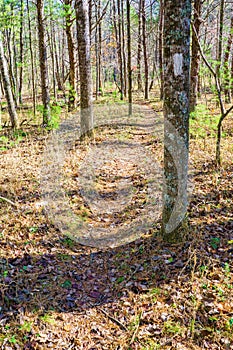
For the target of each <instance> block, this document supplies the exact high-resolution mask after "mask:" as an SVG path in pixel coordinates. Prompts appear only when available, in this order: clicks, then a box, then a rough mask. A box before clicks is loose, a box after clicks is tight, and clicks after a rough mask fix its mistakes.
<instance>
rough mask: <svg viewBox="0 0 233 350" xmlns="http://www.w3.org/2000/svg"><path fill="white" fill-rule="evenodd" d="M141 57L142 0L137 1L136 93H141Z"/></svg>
mask: <svg viewBox="0 0 233 350" xmlns="http://www.w3.org/2000/svg"><path fill="white" fill-rule="evenodd" d="M141 57H142V0H139V8H138V52H137V84H138V91H142V73H141Z"/></svg>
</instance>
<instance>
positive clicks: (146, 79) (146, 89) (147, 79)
mask: <svg viewBox="0 0 233 350" xmlns="http://www.w3.org/2000/svg"><path fill="white" fill-rule="evenodd" d="M142 45H143V56H144V73H145V91H144V98H145V100H148V98H149V65H148V55H147V44H146V10H145V0H142Z"/></svg>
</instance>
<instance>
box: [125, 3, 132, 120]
mask: <svg viewBox="0 0 233 350" xmlns="http://www.w3.org/2000/svg"><path fill="white" fill-rule="evenodd" d="M126 12H127V54H128V61H127V68H128V102H129V115H132V68H131V32H130V27H131V25H130V2H129V0H126Z"/></svg>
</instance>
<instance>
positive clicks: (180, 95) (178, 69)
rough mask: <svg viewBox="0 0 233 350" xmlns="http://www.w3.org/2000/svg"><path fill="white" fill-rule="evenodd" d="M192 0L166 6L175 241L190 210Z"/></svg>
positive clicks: (167, 156) (169, 187)
mask: <svg viewBox="0 0 233 350" xmlns="http://www.w3.org/2000/svg"><path fill="white" fill-rule="evenodd" d="M190 22H191V0H167V1H166V6H165V7H164V40H163V41H164V119H165V120H164V189H163V213H162V234H163V238H164V240H165V241H170V242H176V241H179V240H180V239H181V238H182V237H181V228H182V225H183V223H184V218H185V214H186V210H187V177H188V145H189V88H190V86H189V74H190V72H189V67H190Z"/></svg>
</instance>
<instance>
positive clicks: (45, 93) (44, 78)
mask: <svg viewBox="0 0 233 350" xmlns="http://www.w3.org/2000/svg"><path fill="white" fill-rule="evenodd" d="M37 25H38V38H39V57H40V75H41V93H42V102H43V125H48V124H49V122H50V120H51V115H50V94H49V77H48V62H47V49H46V44H45V25H44V2H43V0H37Z"/></svg>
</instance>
